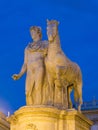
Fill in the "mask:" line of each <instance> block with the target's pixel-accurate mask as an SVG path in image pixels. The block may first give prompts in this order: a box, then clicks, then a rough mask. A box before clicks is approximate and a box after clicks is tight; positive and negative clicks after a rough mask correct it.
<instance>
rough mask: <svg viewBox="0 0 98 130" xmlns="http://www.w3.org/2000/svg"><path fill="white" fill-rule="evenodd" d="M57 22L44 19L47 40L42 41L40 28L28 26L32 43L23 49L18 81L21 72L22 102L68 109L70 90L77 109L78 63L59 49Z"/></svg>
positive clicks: (79, 82)
mask: <svg viewBox="0 0 98 130" xmlns="http://www.w3.org/2000/svg"><path fill="white" fill-rule="evenodd" d="M58 24H59V23H58V21H56V20H50V21H49V20H47V36H48V41H42V40H41V38H42V32H41V28H40V27H38V26H32V27H31V28H30V34H31V37H32V39H33V42H31V43H29V44H28V45H27V47H26V48H25V56H24V63H23V66H22V68H21V71H20V73H19V74H14V75H13V76H12V78H13V79H14V80H18V79H19V78H20V77H21V76H22V75H23V74H24V73H25V72H26V74H27V76H26V87H25V91H26V104H27V105H50V106H55V107H57V108H65V109H67V108H72V101H71V97H70V93H71V91H72V90H74V98H75V101H76V102H78V104H79V105H78V110H79V111H80V110H81V105H82V74H81V70H80V68H79V66H78V65H77V64H76V63H74V62H72V61H71V60H70V59H69V58H68V57H67V56H66V55H65V54H64V52H63V51H62V48H61V45H60V38H59V33H58Z"/></svg>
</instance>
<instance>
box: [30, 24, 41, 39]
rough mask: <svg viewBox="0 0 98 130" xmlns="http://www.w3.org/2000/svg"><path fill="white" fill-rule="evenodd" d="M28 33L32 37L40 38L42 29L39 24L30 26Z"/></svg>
mask: <svg viewBox="0 0 98 130" xmlns="http://www.w3.org/2000/svg"><path fill="white" fill-rule="evenodd" d="M30 34H31V37H32V39H34V38H36V37H39V38H40V39H41V38H42V30H41V27H39V26H31V27H30Z"/></svg>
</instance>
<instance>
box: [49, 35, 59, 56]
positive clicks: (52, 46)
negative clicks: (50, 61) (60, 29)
mask: <svg viewBox="0 0 98 130" xmlns="http://www.w3.org/2000/svg"><path fill="white" fill-rule="evenodd" d="M60 51H61V46H60V38H59V35H58V34H57V35H56V37H55V38H54V41H53V42H51V43H49V47H48V56H49V57H53V56H55V54H57V52H60Z"/></svg>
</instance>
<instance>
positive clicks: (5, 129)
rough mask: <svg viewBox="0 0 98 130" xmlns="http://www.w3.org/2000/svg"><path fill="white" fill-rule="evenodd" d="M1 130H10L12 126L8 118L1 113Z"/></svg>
mask: <svg viewBox="0 0 98 130" xmlns="http://www.w3.org/2000/svg"><path fill="white" fill-rule="evenodd" d="M0 130H10V124H9V123H8V122H7V120H6V116H5V115H4V114H3V113H1V112H0Z"/></svg>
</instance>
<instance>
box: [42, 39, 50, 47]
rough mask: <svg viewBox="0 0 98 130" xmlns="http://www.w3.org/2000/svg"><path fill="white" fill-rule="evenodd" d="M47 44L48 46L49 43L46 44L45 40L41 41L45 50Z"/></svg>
mask: <svg viewBox="0 0 98 130" xmlns="http://www.w3.org/2000/svg"><path fill="white" fill-rule="evenodd" d="M48 44H49V43H48V41H47V40H43V41H42V45H44V47H45V48H47V47H48Z"/></svg>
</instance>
